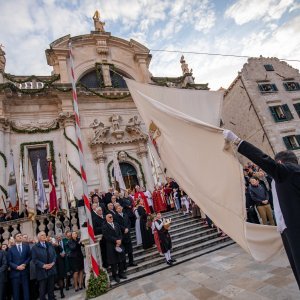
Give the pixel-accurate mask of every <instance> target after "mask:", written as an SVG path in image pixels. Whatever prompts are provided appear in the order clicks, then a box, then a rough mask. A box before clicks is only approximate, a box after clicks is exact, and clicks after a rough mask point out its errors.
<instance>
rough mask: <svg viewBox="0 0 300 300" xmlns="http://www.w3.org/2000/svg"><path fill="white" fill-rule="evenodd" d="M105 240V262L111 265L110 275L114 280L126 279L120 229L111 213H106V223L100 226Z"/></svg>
mask: <svg viewBox="0 0 300 300" xmlns="http://www.w3.org/2000/svg"><path fill="white" fill-rule="evenodd" d="M102 232H103V236H104V237H105V240H106V253H107V263H108V264H109V265H110V266H111V272H112V277H113V279H114V280H115V281H116V282H118V283H119V282H120V278H121V279H126V278H127V277H126V276H125V274H124V265H123V261H124V257H125V255H124V248H123V247H122V231H121V228H120V225H119V224H118V223H116V222H114V220H113V216H112V215H111V214H107V215H106V223H104V225H103V227H102Z"/></svg>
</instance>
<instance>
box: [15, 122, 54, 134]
mask: <svg viewBox="0 0 300 300" xmlns="http://www.w3.org/2000/svg"><path fill="white" fill-rule="evenodd" d="M57 122H58V121H57V120H51V121H37V122H34V121H31V122H29V123H22V122H20V121H11V125H12V126H13V127H14V128H15V129H17V130H26V131H34V130H38V129H39V130H49V129H55V128H56V127H57Z"/></svg>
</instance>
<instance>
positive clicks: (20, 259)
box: [7, 243, 31, 279]
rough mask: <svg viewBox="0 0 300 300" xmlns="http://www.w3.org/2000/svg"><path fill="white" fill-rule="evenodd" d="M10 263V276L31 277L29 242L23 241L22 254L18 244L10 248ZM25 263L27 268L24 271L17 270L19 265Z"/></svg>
mask: <svg viewBox="0 0 300 300" xmlns="http://www.w3.org/2000/svg"><path fill="white" fill-rule="evenodd" d="M7 258H8V265H9V267H10V278H11V279H12V278H20V277H24V276H28V277H29V270H30V267H29V263H30V260H31V251H30V247H29V245H28V244H27V243H22V253H21V254H20V253H19V251H18V248H17V246H12V247H11V248H10V249H9V250H8V256H7ZM22 264H25V265H26V268H25V270H23V271H19V270H17V267H18V266H20V265H22Z"/></svg>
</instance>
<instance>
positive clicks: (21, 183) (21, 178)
mask: <svg viewBox="0 0 300 300" xmlns="http://www.w3.org/2000/svg"><path fill="white" fill-rule="evenodd" d="M24 208H25V191H24V173H23V163H22V159H20V170H19V214H21V213H22V212H23V210H24Z"/></svg>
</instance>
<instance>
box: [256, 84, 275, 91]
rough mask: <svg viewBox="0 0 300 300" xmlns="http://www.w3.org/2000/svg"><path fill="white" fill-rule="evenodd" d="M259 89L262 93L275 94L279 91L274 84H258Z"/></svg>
mask: <svg viewBox="0 0 300 300" xmlns="http://www.w3.org/2000/svg"><path fill="white" fill-rule="evenodd" d="M258 88H259V90H260V91H261V92H262V93H274V92H277V91H278V89H277V86H276V84H272V83H261V84H258Z"/></svg>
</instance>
